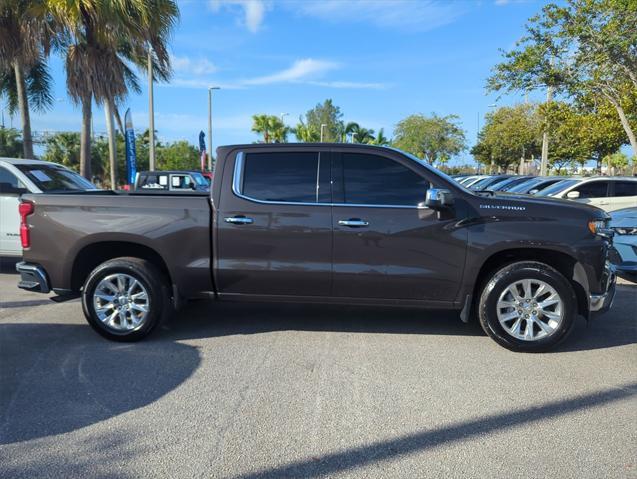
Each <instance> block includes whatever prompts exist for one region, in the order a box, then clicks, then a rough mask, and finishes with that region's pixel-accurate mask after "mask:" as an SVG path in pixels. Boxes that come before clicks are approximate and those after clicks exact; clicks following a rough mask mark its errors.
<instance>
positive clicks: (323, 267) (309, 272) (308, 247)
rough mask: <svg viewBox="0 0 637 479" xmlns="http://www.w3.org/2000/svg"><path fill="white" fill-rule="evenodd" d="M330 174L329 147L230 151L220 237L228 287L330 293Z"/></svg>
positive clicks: (228, 291) (223, 288) (220, 268)
mask: <svg viewBox="0 0 637 479" xmlns="http://www.w3.org/2000/svg"><path fill="white" fill-rule="evenodd" d="M329 175H330V161H329V151H328V150H320V149H308V148H302V147H299V149H298V150H291V149H287V148H286V149H281V148H278V151H277V148H273V149H272V150H267V149H264V148H259V149H258V150H256V149H255V150H250V149H249V148H248V149H247V150H246V151H240V152H237V153H236V154H231V156H230V157H229V158H228V160H227V162H226V165H225V167H224V170H223V180H222V181H223V182H222V185H223V189H222V193H221V197H220V204H219V205H218V206H217V208H216V212H217V213H216V216H215V229H216V232H217V236H216V238H215V241H214V243H213V245H214V248H215V249H216V267H215V271H216V278H215V279H216V284H217V287H218V289H219V291H220V293H221V294H225V295H233V294H247V295H283V296H329V294H330V283H331V262H332V215H331V206H330V200H331V198H330V195H331V194H330V184H329Z"/></svg>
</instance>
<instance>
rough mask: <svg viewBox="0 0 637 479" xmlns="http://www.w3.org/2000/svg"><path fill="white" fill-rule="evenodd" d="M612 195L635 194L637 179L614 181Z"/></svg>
mask: <svg viewBox="0 0 637 479" xmlns="http://www.w3.org/2000/svg"><path fill="white" fill-rule="evenodd" d="M613 196H637V181H616V182H615V194H614V195H613Z"/></svg>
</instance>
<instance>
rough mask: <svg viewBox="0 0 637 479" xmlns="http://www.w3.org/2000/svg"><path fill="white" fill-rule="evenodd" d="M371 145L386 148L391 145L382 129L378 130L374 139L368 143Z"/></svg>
mask: <svg viewBox="0 0 637 479" xmlns="http://www.w3.org/2000/svg"><path fill="white" fill-rule="evenodd" d="M369 143H370V144H371V145H378V146H387V145H389V144H390V143H391V141H390V139H389V138H387V137H386V136H385V132H384V128H381V129H380V130H378V133H377V134H376V138H374V139H373V140H371V141H370V142H369Z"/></svg>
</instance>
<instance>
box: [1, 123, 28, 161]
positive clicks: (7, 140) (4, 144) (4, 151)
mask: <svg viewBox="0 0 637 479" xmlns="http://www.w3.org/2000/svg"><path fill="white" fill-rule="evenodd" d="M22 153H23V151H22V140H21V139H20V132H19V131H18V130H16V129H15V128H0V157H3V156H4V157H5V158H20V157H21V156H22Z"/></svg>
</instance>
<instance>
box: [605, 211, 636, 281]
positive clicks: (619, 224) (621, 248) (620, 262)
mask: <svg viewBox="0 0 637 479" xmlns="http://www.w3.org/2000/svg"><path fill="white" fill-rule="evenodd" d="M611 218H612V219H611V222H610V227H611V228H612V230H613V231H614V232H615V236H614V237H613V248H614V250H615V252H616V253H617V255H616V256H615V257H614V259H613V262H614V263H615V267H616V271H617V274H618V275H619V276H621V277H622V278H624V279H626V280H628V281H633V282H635V283H637V208H625V209H622V210H617V211H613V213H612V214H611Z"/></svg>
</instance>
